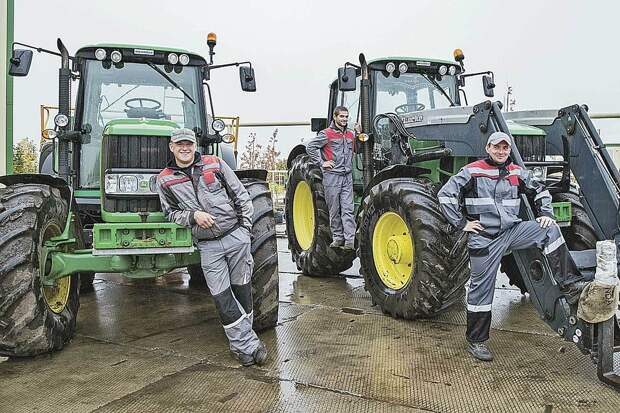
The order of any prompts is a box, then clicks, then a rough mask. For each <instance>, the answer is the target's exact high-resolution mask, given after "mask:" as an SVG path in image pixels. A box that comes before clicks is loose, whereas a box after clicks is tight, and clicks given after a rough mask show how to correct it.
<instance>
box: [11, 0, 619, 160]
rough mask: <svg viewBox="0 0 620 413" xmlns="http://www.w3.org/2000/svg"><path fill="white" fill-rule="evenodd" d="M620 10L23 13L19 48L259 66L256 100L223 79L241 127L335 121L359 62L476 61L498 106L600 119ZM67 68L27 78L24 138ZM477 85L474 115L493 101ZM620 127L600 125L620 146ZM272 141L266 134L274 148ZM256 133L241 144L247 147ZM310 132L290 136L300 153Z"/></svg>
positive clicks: (341, 5)
mask: <svg viewBox="0 0 620 413" xmlns="http://www.w3.org/2000/svg"><path fill="white" fill-rule="evenodd" d="M619 16H620V2H618V1H617V0H616V1H613V0H609V1H596V2H584V1H573V0H564V1H542V0H537V1H530V0H520V1H511V2H506V1H475V0H469V1H441V2H439V1H418V0H416V1H414V0H409V1H402V2H400V1H390V2H380V1H348V2H347V1H342V2H335V1H324V0H313V1H186V0H177V1H174V2H168V1H166V2H164V1H154V0H150V1H143V0H131V1H128V0H124V1H118V0H106V1H92V0H91V1H84V0H81V1H78V0H64V1H55V0H49V1H45V2H41V1H34V0H18V1H15V40H16V41H19V42H23V43H29V44H33V45H39V46H41V47H44V48H48V49H55V44H56V38H57V37H61V38H62V39H63V41H64V42H65V44H66V45H67V47H68V48H69V51H70V53H74V52H75V51H76V50H77V49H78V48H79V47H81V46H83V45H86V44H92V43H101V42H105V43H135V44H147V45H160V46H171V47H179V48H184V49H188V50H190V51H193V52H195V53H199V54H202V55H203V56H206V55H207V51H208V48H207V45H206V35H207V33H208V32H210V31H213V32H216V33H217V35H218V45H217V46H216V53H217V54H216V56H215V63H226V62H232V61H243V60H251V61H252V63H253V65H254V67H255V70H256V79H257V82H256V83H257V88H258V91H257V92H256V93H243V92H241V90H240V87H239V78H238V73H237V71H236V70H235V69H228V70H226V69H222V70H220V71H217V72H215V73H214V74H213V76H212V81H211V85H212V86H211V87H212V89H213V95H214V103H215V111H216V114H219V115H238V116H240V117H241V121H242V122H267V121H307V120H309V118H310V117H319V116H325V115H326V111H327V97H328V85H329V83H330V82H331V81H332V80H333V79H334V78H335V76H336V70H337V68H338V67H339V66H341V65H342V64H343V63H344V62H345V61H347V60H348V61H353V62H355V61H356V59H357V56H358V54H359V53H360V52H364V53H365V54H366V57H367V58H368V59H373V58H377V57H381V56H394V55H397V56H425V57H430V58H440V59H446V60H451V59H452V51H453V50H454V49H455V48H457V47H458V48H461V49H462V50H463V51H464V53H465V67H466V69H467V70H468V71H470V72H473V71H480V70H492V71H494V73H495V80H496V84H497V88H496V99H498V100H503V97H504V94H505V89H506V86H507V85H508V84H510V85H511V86H512V87H513V91H514V97H515V98H516V109H517V110H520V109H537V108H538V109H542V108H559V107H562V106H567V105H570V104H573V103H587V104H588V105H589V107H590V111H591V112H620V105H619V104H618V103H617V99H618V97H619V96H620V77H618V75H617V72H618V68H620V53H618V39H619V38H620V36H619V22H618V19H619ZM58 66H59V60H58V59H57V58H55V57H53V56H48V55H43V54H36V53H35V59H34V61H33V64H32V68H31V72H30V75H29V76H28V77H27V78H17V79H15V100H14V104H15V113H14V116H15V139H16V140H18V139H21V138H23V137H37V139H38V135H39V105H40V104H51V105H56V104H57V101H58V92H57V88H58ZM481 91H482V87H481V81H480V80H479V79H478V80H475V81H470V82H468V87H467V93H468V97H469V101H470V103H472V102H476V103H477V102H479V101H482V100H483V99H484V96H483V95H482V93H481ZM618 123H620V122H607V123H605V124H601V125H602V127H603V134H604V135H605V136H604V138H605V137H607V139H608V140H615V141H620V127H618V126H617V124H618ZM272 131H273V128H261V129H258V130H256V132H257V136H258V138H259V140H263V141H266V139H267V137H268V136H269V135H270V134H271V132H272ZM249 132H250V130H248V129H242V131H241V137H240V138H241V140H240V143H241V146H240V148H242V147H243V144H244V143H245V142H246V140H247V135H248V133H249ZM312 135H313V134H312V133H311V132H310V130H309V127H308V128H305V127H301V128H300V127H296V128H293V127H289V128H280V134H279V137H280V138H279V142H278V149H279V150H280V151H281V152H282V154H283V155H284V154H286V153H288V151H289V150H290V148H292V147H293V146H294V145H295V144H296V143H297V142H299V141H300V139H301V138H302V137H305V138H308V137H311V136H312Z"/></svg>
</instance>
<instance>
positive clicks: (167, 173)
mask: <svg viewBox="0 0 620 413" xmlns="http://www.w3.org/2000/svg"><path fill="white" fill-rule="evenodd" d="M171 175H174V171H173V170H172V169H171V168H164V169H163V170H162V171H161V172H160V173H159V178H163V177H165V176H171ZM187 181H189V178H188V177H187V176H184V177H182V178H177V179H171V180H169V181H162V183H161V184H162V186H163V187H164V188H168V187H169V186H172V185H176V184H181V183H183V182H187Z"/></svg>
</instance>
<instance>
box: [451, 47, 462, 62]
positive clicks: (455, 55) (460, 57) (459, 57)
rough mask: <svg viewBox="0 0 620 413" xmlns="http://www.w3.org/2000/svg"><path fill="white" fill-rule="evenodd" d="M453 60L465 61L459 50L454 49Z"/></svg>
mask: <svg viewBox="0 0 620 413" xmlns="http://www.w3.org/2000/svg"><path fill="white" fill-rule="evenodd" d="M453 54H454V60H455V61H457V62H459V63H460V62H462V61H463V59H465V55H464V54H463V51H462V50H461V49H454V53H453Z"/></svg>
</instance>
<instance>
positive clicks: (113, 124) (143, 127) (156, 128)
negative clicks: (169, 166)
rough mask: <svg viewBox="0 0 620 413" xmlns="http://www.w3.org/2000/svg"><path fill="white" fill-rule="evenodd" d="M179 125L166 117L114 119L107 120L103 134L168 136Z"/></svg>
mask: <svg viewBox="0 0 620 413" xmlns="http://www.w3.org/2000/svg"><path fill="white" fill-rule="evenodd" d="M178 127H179V125H178V124H177V123H176V122H173V121H171V120H166V119H147V118H140V119H114V120H111V121H109V122H108V124H107V125H106V127H105V129H104V131H103V134H104V135H140V136H166V137H170V135H171V134H172V131H173V130H174V129H177V128H178Z"/></svg>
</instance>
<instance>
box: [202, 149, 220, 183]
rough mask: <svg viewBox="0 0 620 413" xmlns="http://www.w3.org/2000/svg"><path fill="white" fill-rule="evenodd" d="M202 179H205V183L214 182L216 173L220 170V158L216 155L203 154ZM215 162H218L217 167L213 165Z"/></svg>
mask: <svg viewBox="0 0 620 413" xmlns="http://www.w3.org/2000/svg"><path fill="white" fill-rule="evenodd" d="M202 163H203V164H204V165H203V166H202V179H203V180H204V181H205V184H207V185H208V184H212V183H213V182H215V173H216V172H219V171H220V159H219V158H218V157H217V156H214V155H203V156H202ZM213 164H217V166H216V167H213V166H212V165H213Z"/></svg>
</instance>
